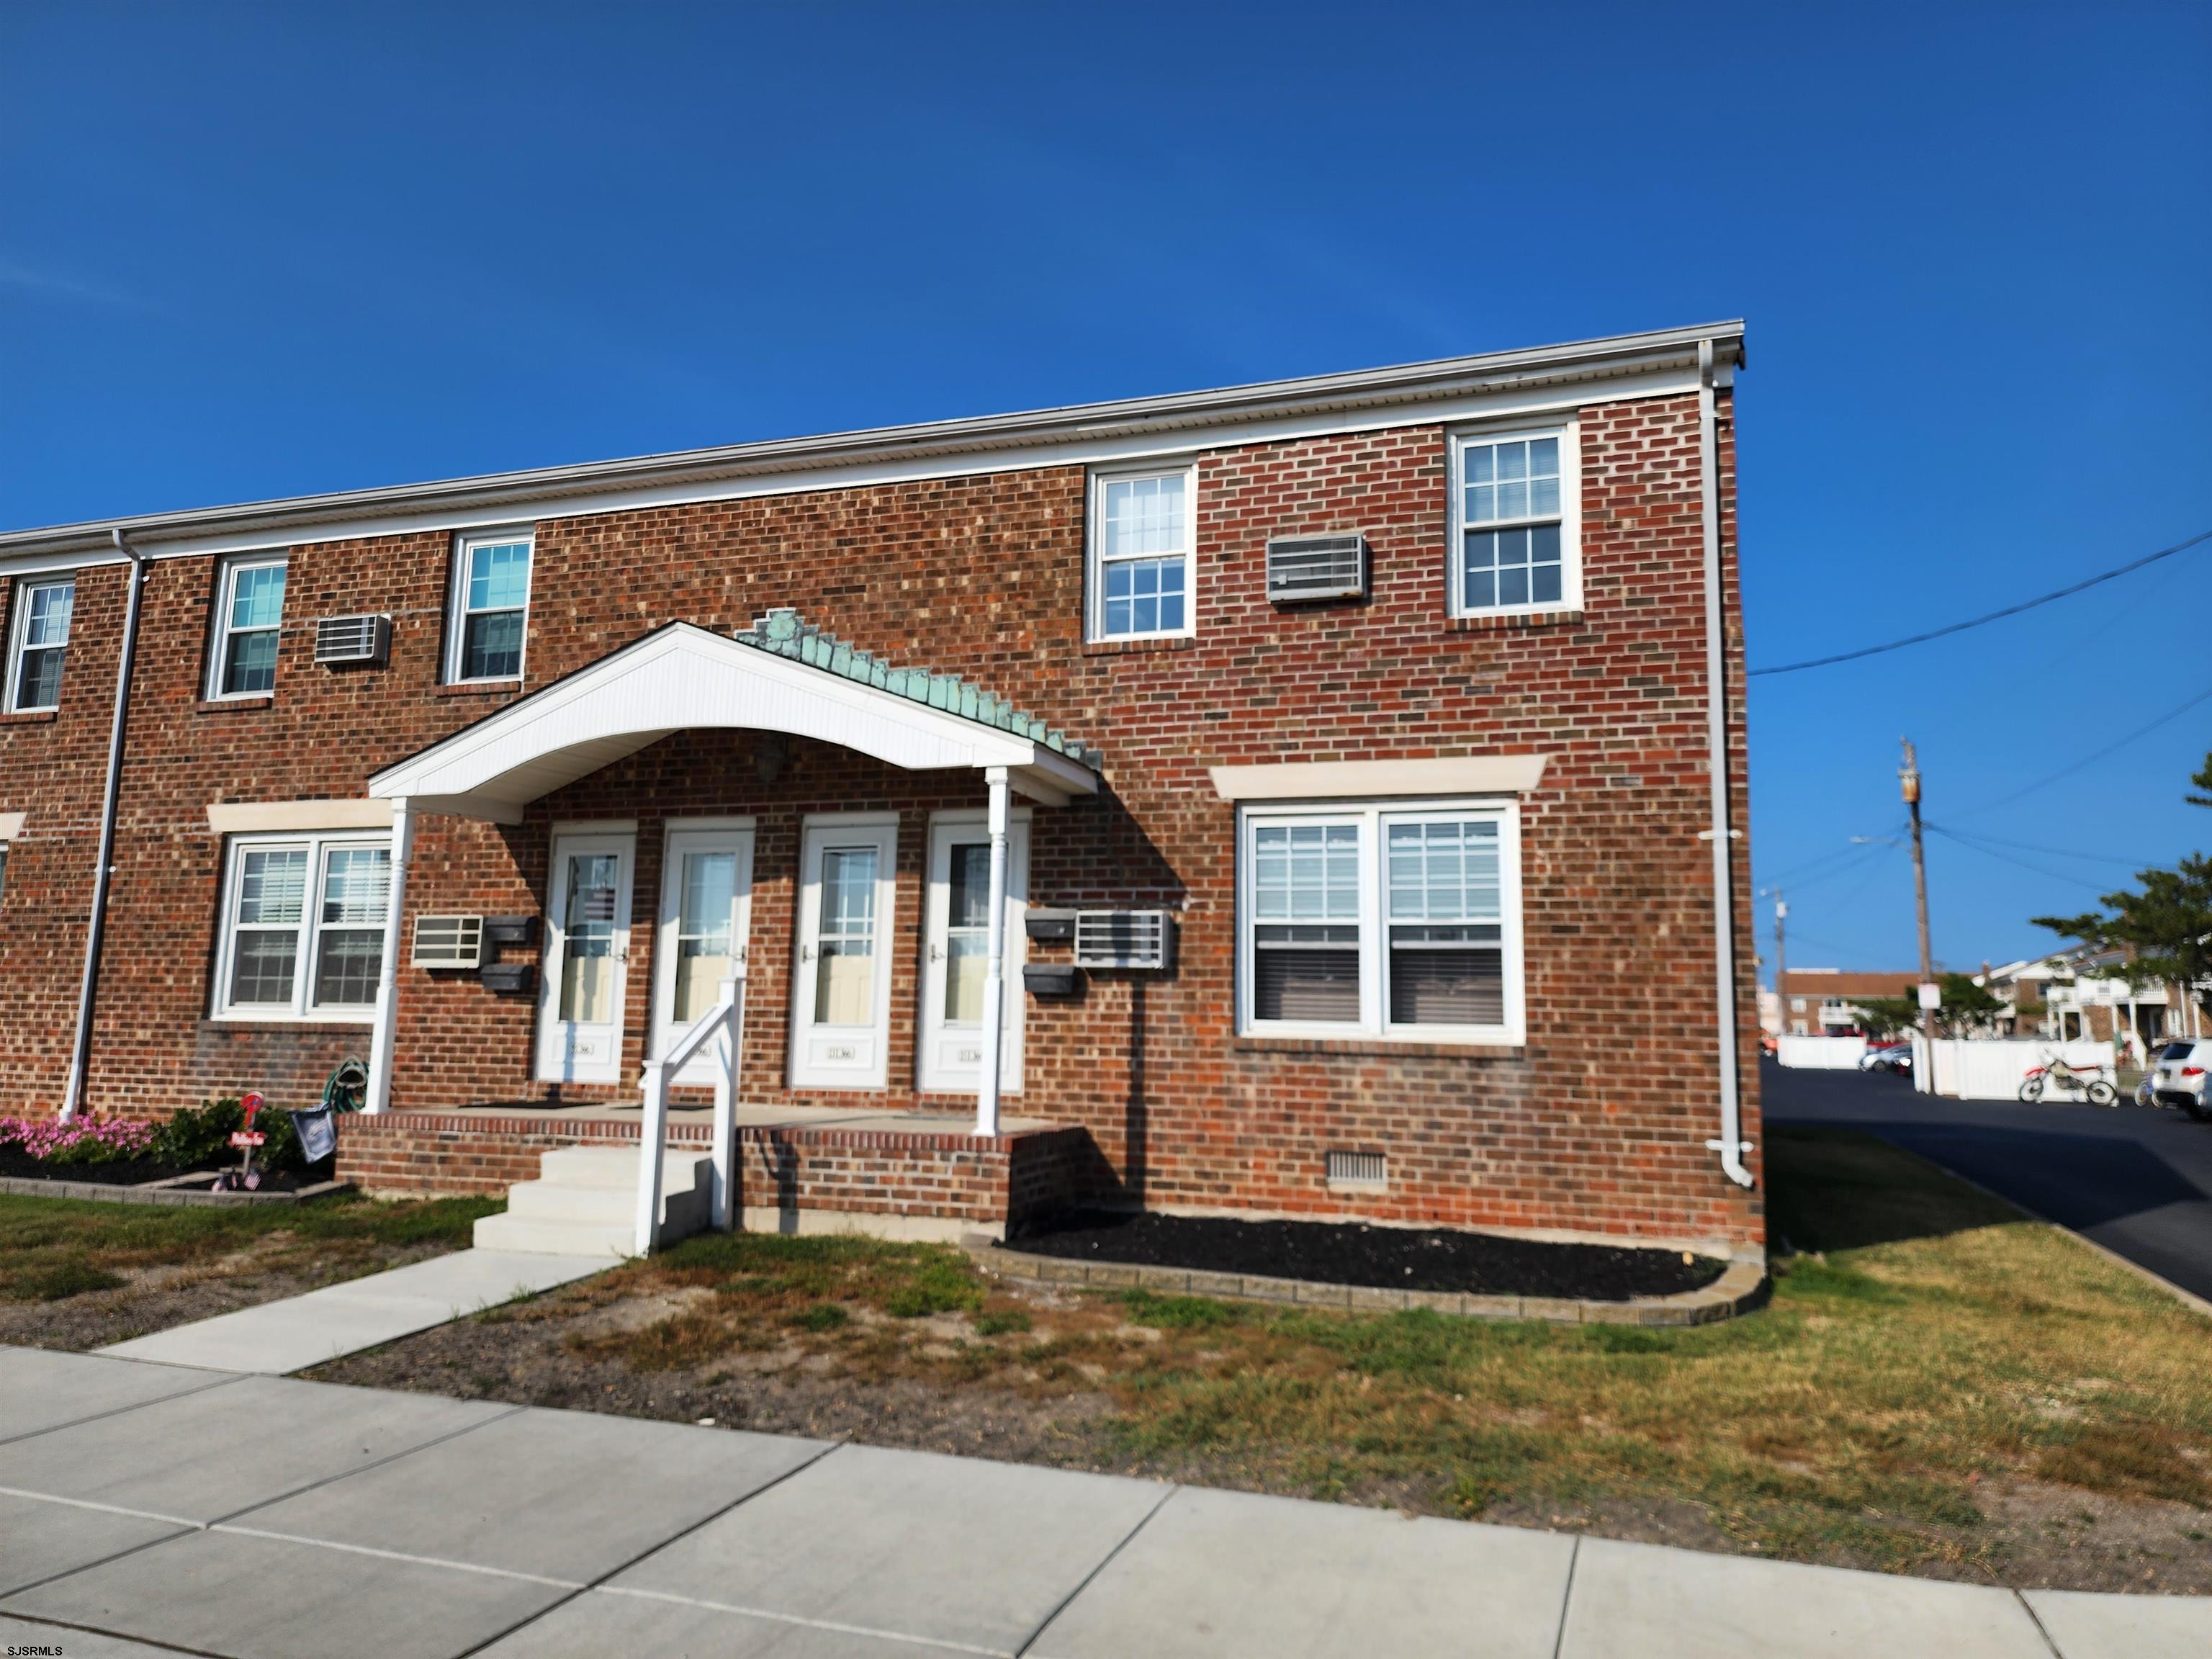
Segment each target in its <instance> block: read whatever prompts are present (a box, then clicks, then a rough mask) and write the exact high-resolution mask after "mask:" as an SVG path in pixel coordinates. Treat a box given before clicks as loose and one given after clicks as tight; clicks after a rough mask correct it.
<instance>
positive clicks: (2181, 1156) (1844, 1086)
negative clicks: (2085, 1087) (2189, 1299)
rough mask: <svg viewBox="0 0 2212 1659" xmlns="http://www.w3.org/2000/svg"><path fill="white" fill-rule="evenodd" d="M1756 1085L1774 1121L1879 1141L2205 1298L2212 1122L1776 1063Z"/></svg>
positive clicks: (2209, 1275) (2209, 1289)
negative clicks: (1976, 1096)
mask: <svg viewBox="0 0 2212 1659" xmlns="http://www.w3.org/2000/svg"><path fill="white" fill-rule="evenodd" d="M1759 1080H1760V1085H1761V1088H1762V1090H1763V1091H1764V1092H1763V1097H1764V1100H1765V1115H1766V1118H1767V1121H1770V1122H1773V1123H1833V1124H1844V1125H1848V1126H1850V1127H1852V1128H1856V1129H1863V1130H1865V1131H1867V1132H1868V1133H1870V1134H1876V1135H1880V1136H1881V1138H1882V1139H1885V1140H1887V1141H1890V1142H1892V1143H1893V1144H1894V1145H1896V1146H1902V1147H1904V1148H1905V1150H1906V1151H1908V1152H1917V1153H1919V1154H1920V1155H1921V1156H1922V1157H1923V1158H1928V1159H1930V1160H1931V1161H1933V1162H1935V1163H1936V1164H1942V1166H1943V1167H1944V1168H1945V1169H1947V1170H1953V1171H1954V1172H1955V1173H1957V1174H1959V1175H1962V1176H1966V1178H1967V1179H1968V1180H1970V1181H1974V1182H1979V1183H1980V1184H1981V1185H1982V1186H1984V1187H1986V1188H1990V1191H1992V1192H1995V1193H1998V1194H2002V1196H2004V1197H2006V1198H2008V1199H2010V1200H2013V1202H2015V1204H2019V1205H2021V1206H2024V1207H2026V1208H2027V1209H2030V1210H2033V1212H2035V1213H2036V1214H2038V1215H2039V1216H2042V1217H2044V1218H2045V1219H2047V1220H2051V1221H2055V1222H2057V1223H2058V1224H2059V1225H2061V1226H2064V1227H2070V1228H2072V1229H2073V1230H2074V1231H2075V1232H2078V1233H2081V1234H2082V1235H2083V1236H2084V1237H2088V1238H2092V1239H2094V1240H2095V1241H2096V1242H2097V1243H2100V1244H2102V1245H2103V1246H2105V1248H2106V1249H2109V1250H2112V1251H2114V1252H2116V1253H2117V1254H2118V1255H2124V1256H2125V1257H2127V1259H2128V1260H2129V1261H2133V1262H2135V1263H2136V1264H2137V1265H2139V1266H2141V1267H2148V1268H2149V1269H2150V1270H2151V1271H2152V1272H2153V1273H2156V1274H2158V1275H2159V1276H2160V1278H2162V1279H2168V1280H2170V1281H2171V1282H2172V1283H2173V1284H2176V1285H2180V1286H2181V1287H2182V1288H2183V1289H2184V1290H2186V1291H2193V1292H2195V1293H2196V1294H2197V1295H2198V1296H2201V1297H2207V1298H2212V1123H2198V1122H2196V1121H2193V1120H2191V1118H2189V1117H2187V1116H2185V1115H2183V1114H2182V1113H2179V1112H2174V1111H2165V1110H2150V1109H2145V1108H2142V1107H2140V1106H2136V1105H2133V1104H2123V1105H2120V1106H2117V1107H2100V1106H2058V1105H2041V1104H2039V1105H2034V1106H2027V1105H2022V1104H2020V1103H2016V1102H2009V1101H1984V1100H1946V1099H1941V1098H1938V1097H1935V1096H1932V1095H1922V1094H1915V1093H1914V1092H1913V1091H1912V1085H1911V1084H1910V1083H1909V1082H1905V1081H1904V1080H1902V1079H1896V1078H1889V1077H1881V1076H1871V1075H1868V1074H1865V1073H1858V1072H1814V1071H1785V1070H1784V1069H1783V1068H1782V1067H1781V1066H1778V1065H1776V1064H1775V1063H1774V1062H1773V1061H1772V1060H1767V1061H1765V1062H1764V1064H1763V1065H1762V1066H1761V1067H1760V1072H1759Z"/></svg>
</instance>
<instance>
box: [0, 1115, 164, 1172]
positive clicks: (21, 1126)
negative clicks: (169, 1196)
mask: <svg viewBox="0 0 2212 1659" xmlns="http://www.w3.org/2000/svg"><path fill="white" fill-rule="evenodd" d="M154 1136H155V1127H154V1126H153V1125H152V1124H150V1123H132V1122H129V1121H125V1120H124V1119H122V1118H112V1117H111V1118H78V1119H76V1120H75V1121H71V1122H68V1123H63V1122H59V1121H57V1120H55V1119H53V1118H21V1117H0V1152H24V1153H27V1154H28V1155H29V1156H30V1157H32V1158H37V1159H38V1160H39V1161H40V1162H41V1163H44V1164H120V1163H124V1162H125V1161H127V1160H128V1159H131V1158H144V1157H146V1156H147V1155H148V1154H149V1153H150V1152H152V1151H153V1148H154Z"/></svg>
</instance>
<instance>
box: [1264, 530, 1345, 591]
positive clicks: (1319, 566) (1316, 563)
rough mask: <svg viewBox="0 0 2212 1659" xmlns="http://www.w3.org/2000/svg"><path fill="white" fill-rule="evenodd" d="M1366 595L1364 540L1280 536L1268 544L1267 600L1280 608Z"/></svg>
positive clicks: (1338, 537) (1340, 537)
mask: <svg viewBox="0 0 2212 1659" xmlns="http://www.w3.org/2000/svg"><path fill="white" fill-rule="evenodd" d="M1366 592H1367V538H1366V537H1364V536H1278V537H1276V538H1274V539H1273V540H1272V541H1270V542H1269V543H1268V544H1267V598H1268V599H1270V600H1271V601H1273V603H1274V604H1276V605H1296V604H1298V603H1299V602H1300V601H1301V600H1304V599H1361V598H1364V596H1365V594H1366Z"/></svg>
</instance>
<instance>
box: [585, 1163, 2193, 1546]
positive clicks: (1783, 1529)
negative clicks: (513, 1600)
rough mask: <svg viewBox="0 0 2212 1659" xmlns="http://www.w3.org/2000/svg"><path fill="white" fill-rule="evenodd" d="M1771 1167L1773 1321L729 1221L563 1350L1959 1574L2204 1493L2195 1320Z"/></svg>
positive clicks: (1516, 1510) (1893, 1170)
mask: <svg viewBox="0 0 2212 1659" xmlns="http://www.w3.org/2000/svg"><path fill="white" fill-rule="evenodd" d="M1768 1153H1769V1160H1770V1162H1769V1168H1770V1170H1771V1172H1772V1190H1771V1203H1772V1206H1773V1216H1774V1223H1775V1225H1776V1228H1777V1231H1778V1234H1779V1235H1781V1236H1783V1237H1787V1238H1788V1239H1789V1240H1790V1242H1791V1243H1792V1245H1793V1246H1794V1248H1795V1249H1796V1254H1794V1255H1790V1256H1789V1257H1786V1258H1784V1259H1782V1260H1780V1261H1778V1264H1777V1273H1778V1283H1777V1287H1776V1294H1775V1297H1774V1301H1773V1303H1772V1305H1771V1307H1770V1308H1769V1309H1768V1310H1766V1311H1765V1312H1764V1313H1761V1314H1759V1315H1757V1316H1753V1317H1749V1318H1746V1319H1741V1320H1738V1321H1735V1322H1730V1323H1728V1324H1724V1325H1720V1326H1709V1327H1704V1328H1696V1329H1680V1330H1675V1329H1664V1330H1662V1329H1647V1328H1638V1327H1632V1326H1602V1325H1601V1326H1588V1327H1564V1326H1553V1325H1545V1324H1535V1323H1529V1324H1516V1323H1488V1322H1473V1321H1463V1320H1458V1319H1452V1318H1448V1317H1444V1316H1438V1315H1434V1314H1429V1313H1425V1312H1414V1313H1404V1314H1396V1315H1389V1316H1346V1315H1340V1314H1331V1313H1327V1312H1322V1311H1318V1310H1297V1309H1288V1308H1280V1307H1275V1306H1271V1305H1260V1304H1241V1303H1229V1302H1219V1301H1214V1300H1211V1299H1209V1298H1206V1297H1169V1296H1157V1295H1152V1294H1150V1293H1148V1292H1144V1291H1132V1292H1128V1293H1127V1294H1124V1295H1120V1296H1109V1295H1105V1294H1103V1293H1095V1292H1094V1293H1079V1292H1072V1291H1044V1290H1042V1289H1035V1290H1032V1289H1030V1288H1027V1287H1024V1288H1019V1289H1009V1288H1006V1287H1001V1286H994V1285H991V1284H989V1283H987V1281H986V1280H985V1279H983V1278H982V1277H981V1276H980V1275H979V1274H978V1273H977V1272H976V1271H975V1268H974V1267H972V1266H971V1265H970V1264H969V1261H967V1260H966V1258H965V1257H964V1256H963V1255H960V1254H959V1253H958V1252H957V1251H954V1250H951V1249H945V1248H942V1247H937V1246H929V1245H920V1244H894V1243H883V1242H879V1241H876V1240H872V1239H863V1238H856V1237H820V1238H778V1237H758V1236H752V1235H742V1236H735V1237H709V1238H699V1239H694V1240H691V1241H689V1242H687V1243H684V1244H683V1245H681V1246H679V1247H678V1248H677V1249H674V1250H672V1251H671V1252H669V1253H668V1254H667V1255H663V1256H659V1257H657V1258H654V1259H653V1260H652V1261H644V1262H639V1263H634V1264H632V1265H631V1266H629V1267H625V1268H623V1269H622V1270H619V1271H618V1272H617V1273H614V1274H611V1275H609V1276H608V1277H607V1279H605V1281H603V1288H602V1289H601V1290H600V1291H596V1292H594V1294H595V1295H596V1296H599V1297H625V1296H636V1295H642V1294H664V1295H665V1294H666V1293H668V1292H669V1291H677V1290H681V1291H684V1292H685V1293H686V1294H687V1296H688V1297H692V1298H696V1299H691V1300H687V1301H686V1303H685V1304H684V1306H683V1307H682V1309H681V1310H678V1311H676V1312H673V1313H671V1314H670V1315H669V1316H666V1317H665V1318H662V1319H659V1320H656V1321H653V1322H648V1323H646V1324H643V1325H641V1326H639V1327H637V1328H624V1329H608V1328H599V1329H594V1330H590V1331H586V1330H583V1329H578V1330H576V1331H574V1332H573V1333H572V1334H569V1335H568V1337H567V1338H566V1342H567V1345H568V1350H569V1351H570V1352H573V1353H574V1354H575V1355H577V1356H578V1357H579V1358H589V1359H592V1360H593V1361H599V1362H605V1361H618V1362H619V1363H620V1364H623V1365H625V1366H627V1367H629V1368H630V1369H632V1370H635V1371H637V1372H640V1373H645V1372H661V1373H677V1374H681V1373H684V1372H685V1371H687V1370H690V1371H697V1372H699V1373H702V1374H706V1373H710V1372H712V1371H713V1370H714V1369H715V1368H716V1367H718V1366H722V1367H726V1366H727V1365H729V1364H733V1363H736V1362H738V1360H739V1359H740V1358H741V1357H749V1358H746V1359H745V1364H747V1365H748V1366H749V1367H750V1368H751V1369H753V1370H756V1371H757V1372H758V1373H759V1374H761V1375H763V1376H765V1375H768V1374H770V1373H774V1372H781V1371H783V1370H787V1369H791V1368H799V1369H803V1370H804V1372H805V1375H806V1376H808V1378H809V1379H810V1386H817V1385H818V1383H819V1380H820V1379H823V1378H828V1379H831V1380H833V1381H835V1382H837V1383H842V1385H844V1386H845V1387H846V1388H847V1389H848V1390H867V1389H884V1388H889V1387H894V1386H896V1387H904V1388H911V1387H913V1386H915V1385H921V1386H924V1387H926V1388H927V1389H931V1390H934V1391H937V1393H938V1394H939V1395H942V1396H944V1397H946V1398H951V1397H954V1396H963V1397H965V1396H972V1397H975V1398H978V1399H983V1398H1004V1399H1018V1400H1021V1401H1028V1402H1032V1403H1033V1404H1036V1403H1041V1404H1042V1405H1044V1406H1046V1407H1049V1406H1050V1404H1051V1402H1053V1401H1058V1400H1063V1399H1073V1398H1075V1397H1077V1396H1086V1397H1089V1396H1095V1395H1097V1393H1099V1392H1101V1391H1103V1393H1104V1395H1106V1396H1107V1397H1108V1398H1109V1400H1110V1401H1111V1403H1112V1410H1111V1413H1110V1414H1109V1416H1108V1417H1107V1419H1105V1420H1104V1421H1103V1424H1102V1423H1093V1424H1091V1425H1090V1427H1089V1430H1088V1432H1089V1433H1090V1434H1091V1445H1092V1448H1093V1450H1092V1453H1091V1461H1092V1462H1096V1463H1097V1464H1098V1465H1100V1466H1102V1467H1110V1468H1125V1469H1130V1470H1134V1471H1141V1472H1151V1473H1157V1474H1168V1475H1173V1476H1176V1477H1179V1478H1185V1479H1190V1480H1200V1481H1211V1482H1213V1483H1215V1484H1226V1485H1236V1486H1249V1487H1255V1488H1258V1489H1263V1490H1272V1491H1284V1492H1298V1493H1303V1494H1306V1495H1310V1496H1315V1497H1322V1498H1333V1497H1340V1498H1351V1499H1354V1500H1359V1501H1367V1502H1387V1503H1392V1504H1400V1505H1402V1506H1404V1507H1407V1508H1412V1509H1416V1510H1428V1511H1431V1512H1435V1513H1443V1514H1454V1515H1462V1516H1480V1515H1486V1514H1504V1515H1511V1516H1516V1517H1518V1516H1527V1515H1530V1514H1536V1515H1542V1516H1549V1517H1550V1518H1551V1519H1552V1520H1553V1521H1558V1522H1565V1523H1568V1524H1572V1523H1574V1521H1575V1518H1576V1517H1577V1516H1583V1517H1585V1518H1592V1517H1602V1516H1606V1515H1608V1514H1614V1513H1617V1512H1619V1511H1620V1510H1621V1509H1622V1508H1623V1506H1629V1507H1635V1506H1643V1507H1644V1508H1645V1509H1647V1510H1648V1509H1655V1508H1657V1507H1663V1506H1668V1505H1674V1506H1676V1507H1677V1508H1680V1507H1681V1506H1684V1505H1694V1506H1695V1510H1696V1512H1697V1513H1699V1514H1700V1515H1702V1516H1704V1517H1705V1520H1706V1522H1709V1523H1710V1525H1711V1527H1713V1528H1717V1529H1718V1531H1719V1533H1720V1534H1724V1535H1725V1536H1726V1537H1727V1538H1729V1539H1731V1540H1733V1541H1735V1544H1736V1545H1737V1547H1743V1548H1747V1549H1754V1550H1759V1551H1765V1552H1769V1553H1774V1554H1778V1555H1785V1556H1790V1557H1793V1558H1796V1559H1819V1560H1839V1561H1850V1562H1854V1563H1857V1564H1860V1565H1880V1566H1886V1567H1890V1568H1893V1569H1905V1570H1917V1571H1942V1572H1949V1573H1954V1574H1956V1575H1959V1576H1967V1577H1972V1576H1981V1575H1986V1574H1991V1573H1995V1572H1997V1571H2000V1570H2001V1568H2002V1565H2003V1559H2004V1558H2005V1556H2006V1554H2007V1552H2008V1550H2009V1549H2011V1547H2012V1545H2011V1543H2010V1542H2009V1541H2008V1539H2009V1536H2010V1535H2009V1534H2002V1535H2001V1533H2000V1529H1997V1528H1993V1527H1992V1526H1990V1524H1989V1512H1988V1510H1987V1508H1986V1506H1985V1504H1984V1499H1985V1498H1987V1497H1989V1496H1990V1493H1991V1492H1992V1491H1994V1490H1995V1489H1996V1488H1997V1487H1999V1486H2003V1487H2005V1488H2006V1489H2007V1490H2009V1489H2010V1488H2011V1486H2014V1485H2015V1484H2018V1483H2025V1482H2033V1483H2038V1485H2039V1487H2049V1488H2051V1489H2053V1490H2057V1489H2061V1488H2065V1487H2072V1488H2076V1489H2079V1490H2081V1491H2082V1492H2091V1493H2096V1494H2100V1495H2101V1496H2103V1497H2105V1498H2111V1499H2114V1500H2124V1501H2127V1502H2136V1501H2138V1500H2144V1499H2159V1500H2165V1501H2166V1502H2168V1503H2170V1504H2181V1505H2186V1506H2190V1507H2191V1510H2192V1512H2201V1511H2203V1510H2206V1509H2207V1508H2208V1507H2212V1457H2208V1455H2207V1448H2208V1447H2212V1366H2208V1365H2207V1364H2205V1359H2206V1356H2207V1353H2208V1352H2212V1331H2208V1328H2207V1327H2206V1325H2205V1323H2204V1322H2203V1320H2202V1319H2201V1318H2199V1317H2198V1316H2195V1315H2193V1314H2191V1313H2190V1312H2189V1311H2188V1310H2185V1309H2184V1308H2182V1307H2180V1306H2179V1305H2178V1304H2175V1303H2174V1302H2172V1300H2171V1299H2169V1298H2167V1297H2164V1296H2162V1295H2160V1293H2159V1292H2157V1291H2155V1290H2154V1288H2152V1287H2149V1286H2147V1285H2143V1284H2142V1283H2141V1282H2140V1281H2139V1280H2137V1279H2135V1278H2133V1277H2132V1276H2131V1275H2129V1274H2126V1273H2123V1272H2121V1271H2119V1270H2118V1269H2116V1268H2114V1267H2112V1266H2111V1265H2110V1264H2109V1263H2107V1262H2105V1261H2102V1260H2100V1258H2099V1257H2097V1256H2096V1255H2093V1253H2091V1252H2089V1251H2087V1250H2085V1249H2081V1247H2080V1246H2079V1245H2078V1244H2077V1243H2075V1242H2074V1241H2072V1240H2070V1239H2069V1238H2068V1237H2065V1236H2064V1235H2063V1234H2060V1233H2057V1232H2056V1231H2052V1230H2051V1229H2049V1228H2046V1227H2044V1226H2042V1225H2038V1224H2033V1223H2029V1222H2025V1221H2023V1220H2021V1218H2019V1217H2018V1216H2017V1215H2016V1214H2015V1213H2014V1212H2011V1211H2010V1210H2008V1209H2006V1208H2004V1207H2003V1206H2001V1205H1999V1204H1997V1203H1996V1202H1995V1201H1994V1200H1990V1199H1987V1198H1985V1197H1984V1196H1983V1195H1982V1194H1978V1193H1977V1192H1975V1191H1973V1190H1972V1189H1971V1188H1966V1187H1963V1186H1961V1185H1960V1184H1959V1183H1957V1182H1953V1181H1951V1180H1950V1179H1948V1177H1946V1176H1943V1175H1942V1174H1941V1173H1940V1172H1939V1171H1937V1170H1935V1169H1934V1168H1933V1167H1932V1166H1930V1165H1928V1164H1924V1163H1923V1162H1921V1161H1920V1160H1918V1159H1917V1158H1911V1157H1910V1156H1909V1155H1907V1154H1905V1153H1902V1152H1897V1151H1895V1150H1894V1149H1893V1148H1890V1147H1888V1146H1884V1145H1882V1144H1881V1143H1879V1142H1876V1141H1874V1140H1871V1139H1867V1138H1864V1137H1862V1136H1858V1135H1856V1134H1851V1133H1845V1132H1829V1131H1814V1130H1803V1131H1799V1130H1779V1131H1777V1132H1776V1133H1774V1135H1773V1137H1772V1138H1771V1141H1770V1144H1769V1148H1768ZM2205 1518H2206V1517H2203V1516H2201V1515H2200V1516H2199V1519H2200V1520H2203V1519H2205ZM2184 1548H2186V1546H2184ZM2154 1571H2159V1569H2156V1568H2154Z"/></svg>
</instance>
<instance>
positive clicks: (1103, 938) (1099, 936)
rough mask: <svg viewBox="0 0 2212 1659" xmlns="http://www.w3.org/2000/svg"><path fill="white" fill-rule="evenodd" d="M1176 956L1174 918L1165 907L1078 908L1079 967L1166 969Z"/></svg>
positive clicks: (1076, 960) (1076, 934)
mask: <svg viewBox="0 0 2212 1659" xmlns="http://www.w3.org/2000/svg"><path fill="white" fill-rule="evenodd" d="M1174 958H1175V918H1174V916H1172V915H1170V914H1169V913H1168V912H1167V911H1165V910H1079V911H1077V912H1076V913H1075V963H1076V966H1077V967H1079V968H1139V969H1152V970H1154V971H1164V969H1166V968H1167V967H1168V965H1169V963H1171V962H1172V961H1173V960H1174Z"/></svg>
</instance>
